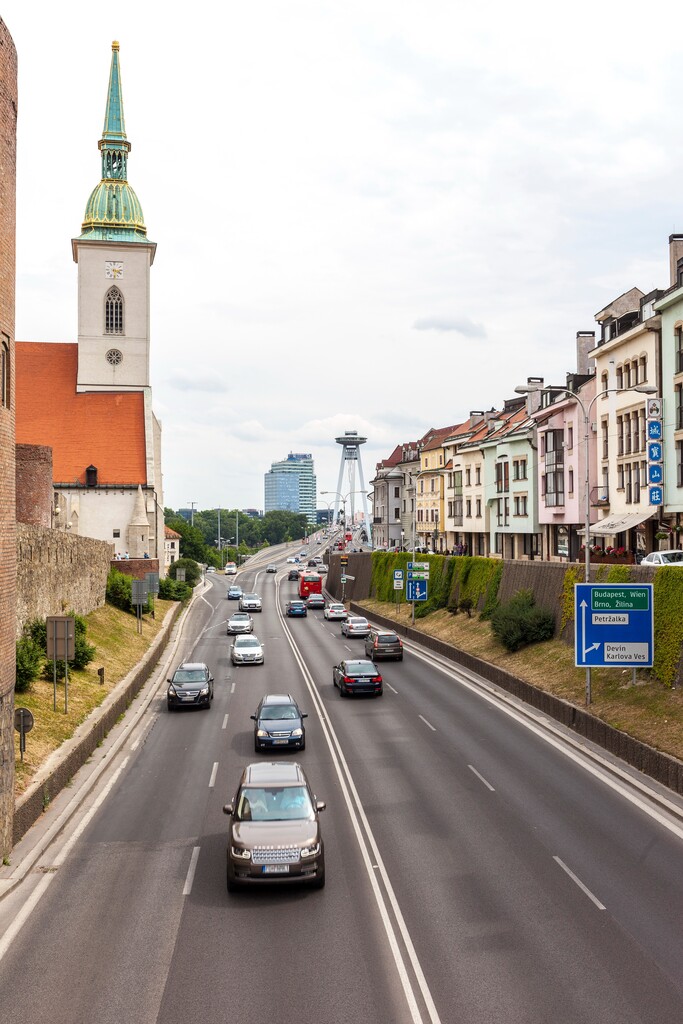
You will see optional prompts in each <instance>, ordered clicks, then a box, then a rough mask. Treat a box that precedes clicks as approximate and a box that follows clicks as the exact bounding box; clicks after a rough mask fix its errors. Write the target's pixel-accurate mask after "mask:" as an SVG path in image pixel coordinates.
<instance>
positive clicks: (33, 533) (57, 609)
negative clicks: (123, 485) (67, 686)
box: [12, 523, 149, 664]
mask: <svg viewBox="0 0 683 1024" xmlns="http://www.w3.org/2000/svg"><path fill="white" fill-rule="evenodd" d="M111 555H112V545H111V544H108V543H106V542H105V541H103V540H93V539H92V538H91V537H78V536H72V535H71V534H70V533H65V532H63V531H61V530H46V529H45V528H44V527H42V526H30V525H28V524H27V523H17V594H16V609H17V635H19V633H20V632H21V628H22V626H23V625H24V623H25V622H27V621H28V620H29V619H33V618H37V617H39V618H44V617H45V616H46V615H64V614H66V613H67V612H69V611H71V610H72V609H73V611H75V612H76V613H77V614H78V615H87V614H88V612H91V611H93V609H94V608H100V607H101V606H102V605H103V604H104V599H105V592H106V588H107V574H108V573H109V565H110V560H111ZM147 564H149V563H147ZM12 657H13V659H14V645H13V649H12ZM13 664H14V661H13Z"/></svg>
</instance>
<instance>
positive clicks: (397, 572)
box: [394, 569, 403, 580]
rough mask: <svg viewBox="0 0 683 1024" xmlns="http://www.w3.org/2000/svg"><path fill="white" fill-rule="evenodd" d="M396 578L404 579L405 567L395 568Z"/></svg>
mask: <svg viewBox="0 0 683 1024" xmlns="http://www.w3.org/2000/svg"><path fill="white" fill-rule="evenodd" d="M394 579H395V580H402V579H403V569H394Z"/></svg>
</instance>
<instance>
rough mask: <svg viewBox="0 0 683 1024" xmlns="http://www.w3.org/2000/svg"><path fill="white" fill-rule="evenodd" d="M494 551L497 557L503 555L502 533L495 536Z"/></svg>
mask: <svg viewBox="0 0 683 1024" xmlns="http://www.w3.org/2000/svg"><path fill="white" fill-rule="evenodd" d="M499 518H500V517H499ZM494 551H495V552H496V554H497V555H502V554H503V535H502V534H500V533H496V534H494Z"/></svg>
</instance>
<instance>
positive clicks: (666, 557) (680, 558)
mask: <svg viewBox="0 0 683 1024" xmlns="http://www.w3.org/2000/svg"><path fill="white" fill-rule="evenodd" d="M662 561H663V562H683V551H662Z"/></svg>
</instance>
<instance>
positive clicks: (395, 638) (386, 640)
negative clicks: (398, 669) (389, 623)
mask: <svg viewBox="0 0 683 1024" xmlns="http://www.w3.org/2000/svg"><path fill="white" fill-rule="evenodd" d="M365 654H366V656H367V657H368V658H371V659H372V660H373V661H379V659H380V658H395V660H396V661H403V641H402V640H401V638H400V636H399V635H398V633H394V632H393V630H391V629H371V630H370V633H369V635H368V636H367V637H366V639H365Z"/></svg>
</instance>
